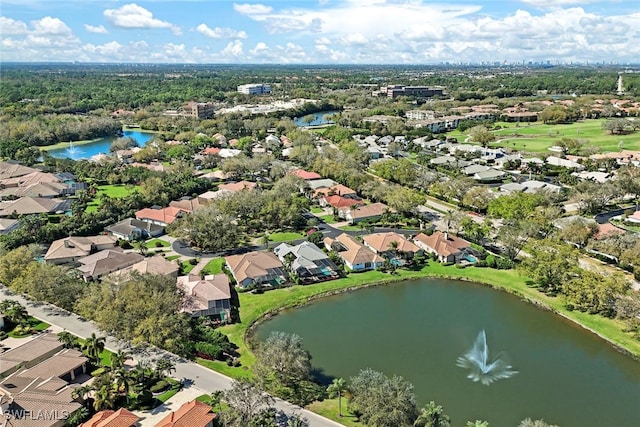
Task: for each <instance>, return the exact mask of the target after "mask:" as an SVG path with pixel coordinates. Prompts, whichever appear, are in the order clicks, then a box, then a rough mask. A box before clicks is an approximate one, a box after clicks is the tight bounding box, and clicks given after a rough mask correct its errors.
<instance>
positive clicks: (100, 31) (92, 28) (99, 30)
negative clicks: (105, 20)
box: [84, 24, 109, 34]
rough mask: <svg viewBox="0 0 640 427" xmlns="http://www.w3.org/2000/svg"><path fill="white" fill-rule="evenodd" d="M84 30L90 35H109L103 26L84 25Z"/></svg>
mask: <svg viewBox="0 0 640 427" xmlns="http://www.w3.org/2000/svg"><path fill="white" fill-rule="evenodd" d="M84 29H85V30H87V31H88V32H90V33H96V34H107V33H109V31H107V29H106V28H105V27H104V25H98V26H95V25H89V24H84Z"/></svg>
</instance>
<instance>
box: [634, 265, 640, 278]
mask: <svg viewBox="0 0 640 427" xmlns="http://www.w3.org/2000/svg"><path fill="white" fill-rule="evenodd" d="M633 278H634V279H636V280H640V266H639V267H636V268H635V270H633Z"/></svg>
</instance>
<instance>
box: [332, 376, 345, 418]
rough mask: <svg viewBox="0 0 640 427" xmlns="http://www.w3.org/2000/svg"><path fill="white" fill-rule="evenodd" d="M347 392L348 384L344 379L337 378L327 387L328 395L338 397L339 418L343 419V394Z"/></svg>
mask: <svg viewBox="0 0 640 427" xmlns="http://www.w3.org/2000/svg"><path fill="white" fill-rule="evenodd" d="M346 390H347V382H346V381H345V380H344V378H336V379H334V380H333V382H332V383H331V384H330V385H329V387H327V393H329V397H331V398H333V397H338V416H339V417H342V393H344V392H345V391H346Z"/></svg>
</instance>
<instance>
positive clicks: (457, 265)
mask: <svg viewBox="0 0 640 427" xmlns="http://www.w3.org/2000/svg"><path fill="white" fill-rule="evenodd" d="M456 268H465V266H464V265H462V264H456Z"/></svg>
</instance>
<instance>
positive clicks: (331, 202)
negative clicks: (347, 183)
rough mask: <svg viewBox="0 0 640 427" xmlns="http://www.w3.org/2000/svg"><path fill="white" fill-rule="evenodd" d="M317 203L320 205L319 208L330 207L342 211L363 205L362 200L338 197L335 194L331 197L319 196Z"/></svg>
mask: <svg viewBox="0 0 640 427" xmlns="http://www.w3.org/2000/svg"><path fill="white" fill-rule="evenodd" d="M318 202H319V203H320V206H331V207H332V208H334V209H344V208H351V207H355V206H362V205H364V202H362V200H358V199H353V198H351V197H344V196H339V195H337V194H334V195H332V196H327V195H324V194H321V195H320V196H319V198H318Z"/></svg>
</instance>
